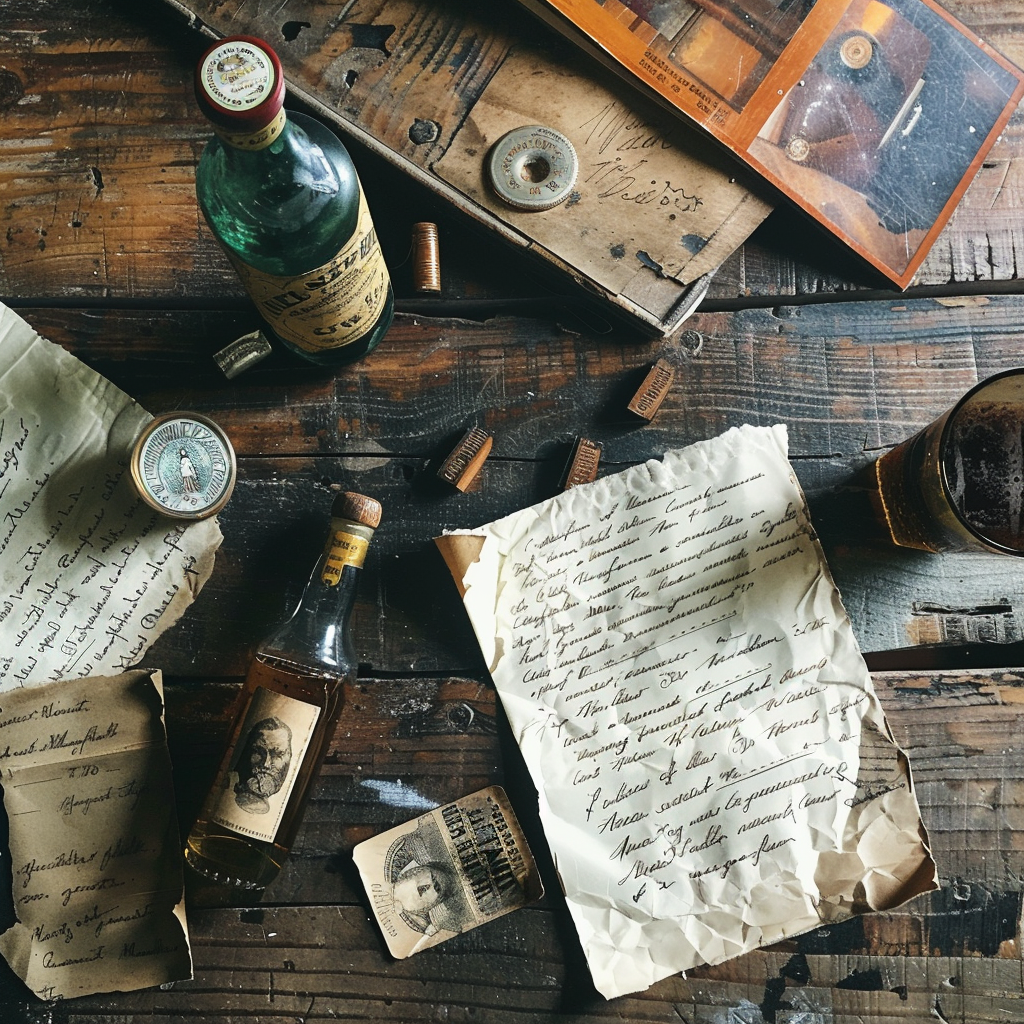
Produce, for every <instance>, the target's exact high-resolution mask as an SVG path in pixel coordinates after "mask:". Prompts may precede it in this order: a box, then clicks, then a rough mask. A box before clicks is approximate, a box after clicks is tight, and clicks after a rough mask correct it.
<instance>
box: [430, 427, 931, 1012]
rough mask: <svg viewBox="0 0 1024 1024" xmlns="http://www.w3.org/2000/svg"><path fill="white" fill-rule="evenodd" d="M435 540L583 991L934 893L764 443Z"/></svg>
mask: <svg viewBox="0 0 1024 1024" xmlns="http://www.w3.org/2000/svg"><path fill="white" fill-rule="evenodd" d="M437 543H438V546H439V547H440V548H441V550H442V552H443V554H444V556H445V559H446V561H447V562H448V565H449V567H450V568H451V569H452V571H453V575H455V577H456V582H457V583H458V585H459V588H460V592H461V593H462V594H463V600H464V603H465V606H466V609H467V612H468V613H469V616H470V619H471V621H472V624H473V628H474V630H475V633H476V636H477V638H478V641H479V643H480V647H481V650H482V652H483V654H484V657H485V658H486V660H487V664H488V666H489V668H490V672H491V675H492V677H493V679H494V682H495V686H496V687H497V690H498V693H499V694H500V697H501V700H502V703H503V706H504V708H505V710H506V713H507V715H508V718H509V721H510V723H511V726H512V729H513V731H514V734H515V736H516V738H517V740H518V742H519V745H520V747H521V749H522V751H523V754H524V757H525V760H526V763H527V765H528V766H529V769H530V771H531V773H532V776H533V780H534V782H535V784H536V786H537V790H538V792H539V798H540V811H541V819H542V822H543V825H544V830H545V834H546V836H547V839H548V841H549V843H550V845H551V849H552V853H553V855H554V858H555V863H556V866H557V869H558V872H559V875H560V878H561V882H562V885H563V888H564V890H565V895H566V900H567V902H568V906H569V909H570V911H571V913H572V915H573V918H574V920H575V923H576V927H577V930H578V932H579V935H580V938H581V941H582V943H583V947H584V950H585V953H586V956H587V960H588V963H589V965H590V968H591V971H592V974H593V977H594V980H595V984H596V986H597V988H598V989H599V991H601V992H602V993H603V994H604V995H605V996H607V997H609V998H610V997H613V996H617V995H622V994H625V993H629V992H635V991H639V990H641V989H644V988H646V987H648V986H649V985H651V984H652V983H653V982H655V981H657V980H659V979H661V978H664V977H667V976H668V975H670V974H674V973H678V972H680V971H683V970H686V969H688V968H691V967H694V966H696V965H698V964H714V963H719V962H721V961H723V960H726V959H728V958H730V957H733V956H737V955H739V954H741V953H744V952H747V951H749V950H752V949H756V948H758V947H761V946H764V945H767V944H769V943H773V942H777V941H779V940H781V939H784V938H787V937H790V936H794V935H798V934H800V933H802V932H805V931H808V930H809V929H811V928H813V927H815V926H817V925H820V924H822V923H829V922H835V921H838V920H841V919H843V918H846V917H848V916H850V915H852V914H856V913H862V912H865V911H868V910H881V909H886V908H889V907H892V906H895V905H897V904H899V903H901V902H903V901H905V900H907V899H909V898H910V897H912V896H914V895H917V894H918V893H921V892H924V891H927V890H929V889H933V888H935V887H936V880H935V867H934V863H933V861H932V858H931V854H930V852H929V849H928V846H927V835H926V833H925V830H924V827H923V825H922V823H921V819H920V812H919V809H918V805H917V800H916V797H915V795H914V791H913V786H912V781H911V776H910V770H909V766H908V763H907V759H906V757H905V755H904V754H903V752H902V751H901V750H899V748H898V747H897V746H896V745H895V743H894V741H893V739H892V735H891V733H890V731H889V729H888V726H887V723H886V721H885V717H884V715H883V712H882V709H881V707H880V705H879V703H878V699H877V697H876V695H875V692H874V689H873V687H872V683H871V678H870V675H869V673H868V670H867V667H866V665H865V663H864V660H863V657H862V656H861V654H860V651H859V649H858V647H857V644H856V641H855V639H854V636H853V632H852V629H851V627H850V623H849V620H848V618H847V616H846V613H845V610H844V609H843V607H842V603H841V601H840V597H839V594H838V591H837V590H836V587H835V585H834V583H833V581H832V578H831V575H830V573H829V570H828V567H827V565H826V562H825V559H824V556H823V553H822V551H821V548H820V545H819V544H818V541H817V538H816V536H815V534H814V530H813V528H812V526H811V522H810V519H809V516H808V511H807V508H806V503H805V500H804V496H803V493H802V491H801V490H800V487H799V484H798V483H797V480H796V477H795V475H794V474H793V471H792V468H791V467H790V465H789V462H788V458H787V453H786V430H785V427H783V426H776V427H773V428H754V427H750V426H744V427H742V428H739V429H734V430H730V431H729V432H727V433H726V434H724V435H722V436H721V437H719V438H716V439H713V440H711V441H707V442H702V443H699V444H696V445H693V446H691V447H689V448H686V449H682V450H678V451H671V452H669V453H667V454H666V456H665V458H664V459H663V460H662V461H652V462H648V463H647V464H645V465H641V466H636V467H634V468H632V469H629V470H627V471H625V472H623V473H619V474H616V475H614V476H607V477H604V478H602V479H600V480H598V481H596V482H594V483H592V484H586V485H583V486H580V487H575V488H572V489H570V490H568V491H566V492H564V493H562V494H560V495H558V496H557V497H555V498H552V499H551V500H549V501H546V502H543V503H541V504H539V505H535V506H533V507H531V508H528V509H525V510H523V511H521V512H517V513H515V514H514V515H511V516H508V517H506V518H504V519H501V520H498V521H497V522H494V523H490V524H488V525H486V526H484V527H481V528H480V529H478V530H472V531H460V532H458V533H455V534H452V535H446V536H445V537H442V538H438V540H437Z"/></svg>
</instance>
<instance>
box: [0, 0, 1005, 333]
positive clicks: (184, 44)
mask: <svg viewBox="0 0 1024 1024" xmlns="http://www.w3.org/2000/svg"><path fill="white" fill-rule="evenodd" d="M459 2H460V0H437V2H436V4H433V5H429V6H427V7H424V5H422V4H421V5H419V8H416V5H411V4H405V5H404V6H402V10H404V11H406V12H407V19H406V21H405V22H403V23H402V24H401V25H400V26H399V25H397V24H396V30H397V29H398V28H399V27H400V28H401V29H402V31H403V32H405V34H406V35H405V38H406V39H407V40H412V41H413V42H412V43H411V44H410V45H408V46H406V47H404V48H403V50H402V53H401V56H400V61H401V62H402V68H404V69H405V72H407V74H408V75H412V74H413V73H414V71H415V68H416V60H420V61H421V62H422V61H425V60H428V58H427V54H433V55H434V56H433V58H432V59H433V61H434V65H436V66H444V67H447V68H448V69H449V70H448V74H450V75H451V76H452V88H451V89H450V90H448V91H446V92H445V97H446V100H445V102H447V103H449V104H454V105H456V106H452V107H451V109H448V110H446V111H441V112H443V113H445V117H446V118H447V119H448V120H449V122H450V124H451V125H452V127H454V126H455V125H456V123H457V118H458V107H457V104H458V103H460V102H463V101H464V100H465V98H466V96H468V95H471V93H472V90H473V89H475V88H478V87H480V86H481V85H482V84H483V83H484V82H485V81H486V79H487V74H488V69H489V68H493V66H494V64H495V62H496V61H497V60H498V59H499V58H500V53H501V52H502V49H501V47H502V46H507V45H508V43H507V42H505V43H502V44H501V46H498V45H497V44H495V45H493V46H492V45H490V44H484V43H483V42H481V41H480V40H479V39H476V38H475V37H464V36H462V35H460V30H459V21H458V19H459V11H460V10H463V9H464V8H460V7H459ZM452 5H454V6H452ZM378 6H382V5H381V4H380V3H378ZM951 6H952V8H953V10H954V13H958V14H959V15H960V16H961V17H962V19H963V20H964V21H966V22H967V23H968V25H973V26H976V27H977V28H978V29H979V30H981V31H982V32H983V34H985V35H986V37H987V38H989V39H991V41H992V42H994V43H995V44H996V45H997V46H1001V48H1002V49H1004V50H1005V51H1006V52H1007V53H1008V55H1009V56H1010V57H1011V58H1014V57H1016V59H1017V60H1018V62H1020V61H1021V60H1024V55H1022V54H1021V53H1020V52H1019V51H1020V46H1021V44H1020V42H1019V37H1020V36H1021V34H1022V33H1021V31H1020V30H1021V27H1022V23H1024V12H1022V11H1021V9H1020V8H1019V5H1015V4H1010V3H1006V2H1005V0H984V2H982V0H978V2H974V3H971V4H969V5H968V4H963V3H961V4H960V7H959V8H958V7H956V6H955V5H951ZM414 8H416V10H418V11H419V14H418V16H414V14H413V13H409V12H412V11H413V10H414ZM257 9H258V11H259V18H260V19H262V20H261V21H260V24H264V23H265V24H266V27H267V30H268V31H269V32H271V33H272V38H274V39H279V38H281V32H282V29H283V28H284V26H285V24H286V23H290V24H291V25H293V26H298V28H296V29H294V31H296V32H297V35H296V36H295V38H294V40H293V41H292V42H291V43H289V44H288V45H291V46H294V47H296V48H297V49H298V50H299V51H301V49H302V47H304V46H306V45H307V44H306V42H305V40H308V39H310V38H311V35H310V33H309V32H308V31H307V30H306V29H304V28H303V27H302V26H303V25H304V23H306V22H309V23H310V25H312V24H313V23H314V22H316V23H317V24H322V23H323V22H324V20H325V19H330V18H331V17H333V18H334V19H335V20H336V21H338V24H337V25H335V26H334V28H333V29H332V32H333V34H334V35H336V36H337V39H336V40H335V44H336V45H335V44H332V46H334V49H332V50H331V51H330V52H328V53H327V56H329V57H331V60H332V61H333V62H334V63H333V64H332V65H331V67H330V68H325V70H324V89H325V90H327V92H328V94H329V95H331V96H335V98H338V97H339V96H340V95H341V93H340V92H338V90H341V89H347V90H349V91H350V92H351V94H352V97H354V98H353V99H351V103H350V106H348V107H345V109H346V110H347V111H348V112H349V113H350V114H351V115H352V116H353V117H356V116H358V117H362V118H365V120H366V122H367V124H368V126H369V128H370V130H372V131H373V132H376V133H378V134H379V135H380V137H381V138H382V139H387V140H388V143H389V145H394V146H397V147H400V150H401V152H402V153H403V156H404V157H408V159H410V160H413V159H415V160H419V161H421V162H422V164H423V165H424V166H426V165H427V164H428V163H429V161H430V160H431V159H433V158H434V157H435V156H436V155H437V152H438V147H439V146H443V144H444V141H443V136H438V138H437V139H434V140H433V141H430V142H427V143H419V144H417V143H415V142H414V141H413V140H412V138H411V137H410V135H409V131H410V128H411V127H412V126H413V124H414V122H415V121H416V120H417V118H418V119H419V120H421V121H433V120H437V116H438V115H437V114H435V113H431V111H432V110H434V108H435V107H436V104H437V102H438V100H437V96H436V95H433V94H432V96H431V102H430V105H429V106H430V109H429V110H426V111H422V110H421V111H419V112H418V113H417V112H414V111H412V110H411V109H410V110H406V111H404V112H403V114H402V115H401V116H400V117H399V116H397V115H396V114H394V110H395V107H394V104H393V103H392V102H391V97H392V95H393V94H394V95H395V96H401V97H403V99H406V98H410V97H414V96H415V89H416V88H417V83H416V80H415V78H407V79H402V78H401V76H400V75H397V74H392V73H391V72H389V71H387V70H386V69H385V68H383V67H382V66H380V62H379V61H378V60H376V58H374V56H373V55H374V53H376V54H377V55H378V57H380V56H381V54H382V51H381V50H380V49H379V48H378V49H375V48H374V47H372V46H370V47H367V46H365V45H364V46H359V47H355V48H353V46H352V40H351V38H350V36H351V31H352V29H351V26H348V25H347V23H346V22H345V21H344V17H345V15H343V14H342V11H343V10H344V9H345V6H344V5H340V6H332V5H326V6H324V5H321V6H319V7H318V6H317V5H314V4H311V3H309V2H306V3H305V4H304V5H303V4H295V3H291V4H289V5H288V9H287V13H286V14H282V13H281V12H280V11H279V9H278V8H277V6H276V5H262V6H260V5H247V7H246V11H256V10H257ZM510 11H511V12H513V13H516V12H517V9H516V8H515V6H514V3H513V0H500V2H499V3H494V4H490V5H488V12H489V13H488V15H487V17H488V18H493V19H496V27H495V29H494V31H495V32H496V33H499V34H500V32H507V33H511V38H515V37H516V35H517V34H524V36H525V37H528V38H530V39H532V38H534V37H536V35H537V33H539V32H541V29H540V28H539V26H537V25H535V24H534V23H533V22H532V21H531V20H529V19H527V18H525V17H524V16H522V15H520V16H519V18H518V19H517V20H515V22H514V27H511V28H510V27H509V23H510V21H511V18H510ZM476 16H477V17H480V16H481V15H480V14H479V11H477V12H476ZM282 18H283V19H284V20H282ZM279 23H280V24H279ZM291 31H293V29H289V32H291ZM346 32H347V33H348V36H346ZM332 38H333V36H332ZM503 38H504V37H503ZM281 42H282V45H284V42H285V40H284V39H283V38H281ZM201 48H202V37H200V36H199V34H198V33H196V32H194V31H191V30H188V29H186V28H185V27H184V26H183V24H182V23H181V22H180V21H179V20H178V19H176V18H175V17H173V16H172V14H171V13H170V9H169V8H167V9H165V8H164V7H162V6H160V7H156V8H154V7H153V6H140V5H138V4H131V3H130V2H128V0H82V2H81V3H78V4H68V3H67V2H66V0H39V2H34V3H30V2H28V0H8V2H7V3H6V4H5V6H4V18H3V20H2V22H0V109H2V110H3V116H4V125H5V134H7V135H8V137H9V140H10V141H9V142H7V143H6V144H5V145H4V146H3V147H0V190H2V193H3V195H4V203H3V205H2V206H0V236H2V237H0V295H3V296H5V297H8V298H24V299H28V298H30V297H31V296H40V297H44V296H45V297H47V298H60V299H64V300H75V299H77V300H78V301H115V302H125V301H134V300H141V299H144V300H146V301H148V302H152V301H153V300H155V299H159V298H161V297H163V298H164V299H165V300H172V299H177V298H180V297H185V296H187V297H191V298H192V299H193V300H198V301H205V300H214V299H220V300H223V298H224V297H225V296H230V297H232V298H233V300H234V301H236V302H237V303H238V305H239V308H244V307H245V299H244V296H243V292H242V290H241V288H240V286H239V284H238V282H237V280H236V278H235V276H234V273H233V271H232V270H231V267H230V266H229V265H228V263H227V260H226V259H225V258H224V256H223V255H222V254H221V253H220V251H219V249H218V248H217V246H216V243H215V242H214V241H213V238H212V236H211V235H210V233H209V232H208V230H207V229H206V227H205V225H204V224H203V223H202V218H201V216H200V215H199V211H198V207H197V205H196V200H195V191H194V171H195V164H196V161H197V160H198V157H199V154H200V152H201V149H202V146H203V145H204V144H205V140H206V138H207V137H208V131H207V129H206V127H205V125H204V124H203V123H202V119H201V117H200V115H199V113H198V110H197V108H196V107H195V102H194V99H193V97H192V89H191V74H192V69H193V65H194V61H195V59H196V58H197V57H198V54H199V51H200V49H201ZM343 51H344V52H345V53H347V54H349V58H350V60H349V63H346V62H345V61H341V62H340V63H339V61H338V54H339V53H341V52H343ZM325 52H326V51H325ZM310 59H312V58H310ZM428 64H429V60H428ZM335 65H337V66H335ZM349 72H352V73H354V74H355V79H354V83H355V84H354V85H352V86H347V85H346V84H345V82H346V80H347V78H348V75H349ZM339 75H340V80H339V81H336V80H335V79H338V77H339ZM314 77H315V76H314ZM311 81H312V82H313V83H314V84H316V81H318V80H316V81H314V79H311ZM346 95H347V93H346ZM339 102H340V100H339ZM349 102H350V101H349V100H345V103H349ZM410 102H412V99H411V98H410ZM389 103H390V104H391V105H390V106H389ZM413 105H414V106H415V103H414V104H413ZM438 123H440V122H438ZM413 134H415V132H414V133H413ZM349 141H350V142H351V140H349ZM424 147H425V148H424ZM354 152H355V153H356V157H357V164H358V165H359V167H360V170H361V171H362V172H363V177H364V179H365V184H366V186H367V192H368V194H369V196H370V200H371V207H372V208H373V209H376V210H380V211H382V212H383V211H384V210H385V209H387V210H388V211H389V212H388V215H387V216H380V217H378V220H379V221H380V224H379V228H380V233H381V238H382V245H383V248H384V253H385V256H386V258H387V259H388V262H389V265H390V266H391V267H392V270H393V275H394V277H395V279H396V284H398V285H399V287H398V296H399V301H400V303H401V302H403V301H409V302H413V301H415V303H416V305H417V307H418V308H423V309H436V308H438V306H439V304H446V303H449V302H451V301H454V300H455V299H462V298H466V297H470V298H472V297H474V291H475V293H476V297H481V284H480V277H481V271H482V267H483V266H484V265H486V264H491V265H492V266H493V267H494V268H495V269H494V270H493V271H483V275H482V276H483V279H484V286H483V292H482V294H483V296H484V297H486V298H487V299H489V300H491V301H493V302H495V303H498V302H499V301H500V302H501V303H504V304H505V308H506V309H508V308H510V304H512V303H513V302H514V301H516V300H519V301H529V302H534V303H542V304H545V305H546V308H547V309H548V310H551V308H552V307H554V306H560V305H563V304H564V305H568V306H569V307H570V308H572V309H575V307H576V306H578V305H579V304H580V301H581V300H580V295H579V293H578V291H577V290H576V289H575V288H573V287H571V286H569V285H567V284H566V282H565V281H564V280H562V279H561V278H560V277H559V276H558V275H555V276H552V275H551V274H548V273H544V272H542V271H541V270H540V269H539V268H538V267H537V266H535V265H534V264H533V262H532V261H530V260H527V259H526V258H525V257H524V256H523V255H522V254H517V253H516V252H515V251H513V250H512V249H509V248H508V247H507V245H505V244H502V243H501V242H499V241H498V240H497V239H495V238H494V237H493V236H492V235H491V234H490V233H488V232H484V231H482V230H480V229H477V228H473V227H472V226H470V225H467V223H466V220H465V218H464V217H463V216H461V215H459V214H458V212H457V211H455V210H454V209H453V208H452V207H451V205H450V204H448V203H446V202H443V201H441V200H439V199H438V198H437V197H434V196H432V195H430V194H429V192H428V191H427V190H426V189H425V188H424V187H423V186H421V185H417V184H416V183H415V182H414V181H412V180H410V179H409V177H408V175H406V174H402V173H399V172H397V171H395V170H394V169H393V168H390V167H388V166H387V164H386V163H385V162H384V161H382V160H380V159H379V158H375V157H374V156H373V155H372V154H370V153H368V152H365V151H363V149H362V148H361V147H360V146H358V144H357V145H355V146H354ZM1022 153H1024V114H1022V113H1021V112H1019V111H1018V113H1016V114H1015V115H1014V117H1013V118H1012V119H1011V122H1010V125H1009V126H1008V128H1007V130H1006V131H1005V132H1004V133H1003V136H1002V138H1001V139H1000V141H999V142H998V143H997V145H996V147H995V148H994V150H993V152H992V154H991V156H990V158H989V159H988V160H987V161H986V166H985V167H984V168H983V169H982V171H981V173H980V174H979V176H978V178H977V180H976V181H975V183H974V184H973V185H972V187H971V189H969V190H968V192H967V195H966V196H965V197H964V200H963V201H962V202H961V204H960V206H959V207H958V210H957V212H956V215H955V217H954V220H953V221H952V223H951V224H950V225H949V226H948V227H947V228H946V230H945V231H944V232H943V234H942V235H941V236H940V238H939V240H938V242H937V244H936V246H935V248H934V250H933V252H932V254H931V255H930V256H929V258H928V260H927V262H926V264H925V266H924V268H923V269H922V272H921V275H920V284H921V285H923V286H927V287H929V288H934V289H942V290H944V291H946V292H949V293H953V292H955V291H957V290H962V289H964V288H966V289H975V290H976V289H978V288H980V287H985V286H987V287H988V288H989V289H991V288H992V287H993V286H999V287H1002V288H1013V289H1016V288H1017V282H1018V281H1019V273H1018V266H1019V264H1020V262H1021V260H1020V257H1019V252H1020V248H1021V239H1020V234H1021V224H1022V217H1021V208H1022V203H1024V201H1022V198H1021V184H1020V181H1021V169H1020V168H1021V161H1022V159H1024V157H1022ZM424 219H431V220H434V221H437V222H439V224H440V227H441V231H442V245H443V250H442V251H443V253H444V255H443V261H444V262H443V275H442V280H443V289H444V291H443V295H442V298H441V299H440V300H433V299H427V300H424V299H422V298H420V297H417V296H415V294H414V291H413V289H412V284H411V274H410V267H409V263H408V253H409V245H410V234H409V232H410V229H411V225H412V224H413V223H415V222H416V221H420V220H424ZM446 236H447V237H449V238H450V239H451V240H452V241H453V242H454V244H445V239H446ZM481 247H483V248H481ZM482 254H483V255H484V256H486V257H487V258H486V259H481V255H482ZM498 268H501V269H500V270H499V269H498ZM474 278H476V283H475V284H474V283H473V281H474ZM879 286H880V282H879V281H877V280H875V279H874V278H872V277H871V276H870V275H869V274H868V273H867V272H866V271H865V270H864V268H863V267H861V266H859V265H858V264H857V263H856V262H855V261H853V260H852V259H851V258H849V257H848V256H847V255H846V254H845V253H844V250H843V249H842V247H841V246H838V245H836V244H835V243H834V242H831V241H830V240H829V239H827V238H826V237H825V236H824V234H823V232H821V231H819V230H817V229H815V228H814V227H812V226H811V225H810V224H809V223H808V222H806V221H805V220H804V219H802V218H801V217H800V216H799V215H797V214H796V213H794V212H792V211H789V210H783V211H776V213H775V214H773V215H772V216H771V217H770V218H769V221H768V223H766V224H765V225H764V226H763V227H762V228H761V229H759V230H758V231H757V232H756V233H755V235H754V237H753V239H752V240H751V241H750V242H748V243H747V244H746V245H745V246H743V247H742V249H741V250H740V251H738V252H737V254H736V255H735V256H734V257H733V258H731V259H730V260H729V261H728V262H727V263H726V265H725V266H723V268H722V269H721V270H720V271H719V273H718V274H717V275H716V278H715V280H714V282H713V284H712V289H711V292H710V294H709V299H708V300H707V301H708V302H709V303H719V304H721V303H736V302H741V303H743V304H758V303H760V304H764V302H765V300H768V301H771V300H772V299H773V298H784V297H787V296H789V297H792V296H800V297H803V296H808V297H813V296H822V295H832V294H836V293H843V292H846V291H852V292H858V291H860V292H863V291H864V290H865V289H872V288H878V287H879ZM602 310H604V315H608V311H607V309H606V308H605V307H603V306H602V305H600V304H598V305H597V307H596V312H595V310H594V308H593V307H592V308H591V309H590V310H589V311H588V313H587V314H586V315H588V316H591V317H596V318H597V319H600V317H601V316H602ZM612 322H613V323H614V322H615V318H614V317H612Z"/></svg>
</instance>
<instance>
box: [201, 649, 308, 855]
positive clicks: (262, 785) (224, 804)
mask: <svg viewBox="0 0 1024 1024" xmlns="http://www.w3.org/2000/svg"><path fill="white" fill-rule="evenodd" d="M253 667H254V668H257V667H258V668H261V669H262V670H263V671H265V672H266V671H272V670H269V669H268V666H265V665H259V664H255V665H254V666H253ZM319 717H320V709H319V708H318V707H316V706H315V705H313V704H307V703H306V702H305V701H301V700H295V698H294V697H286V696H284V694H281V693H275V692H274V691H273V690H268V689H266V688H265V687H262V686H260V687H257V688H256V690H254V691H253V695H252V699H251V700H250V702H249V707H248V709H247V710H246V713H245V716H244V717H243V719H242V721H241V723H240V724H239V727H238V730H237V732H236V733H235V735H234V736H233V737H232V744H231V747H230V748H229V750H228V754H227V756H226V758H225V762H224V765H223V766H222V768H221V773H220V776H219V777H218V779H217V781H216V782H215V783H214V786H213V789H212V791H211V793H210V796H209V797H208V804H207V807H206V809H205V813H204V815H203V816H204V817H206V818H208V819H209V820H210V821H214V822H216V823H217V824H218V825H222V826H223V827H224V828H228V829H231V830H232V831H233V832H239V833H241V834H242V835H245V836H249V837H251V838H253V839H261V840H263V841H264V842H267V843H270V842H273V840H274V836H275V835H276V834H277V830H278V828H279V827H280V825H281V819H282V817H283V816H284V811H285V807H286V806H287V805H288V798H289V796H290V795H291V791H292V788H293V787H294V785H295V780H296V778H297V777H298V774H299V769H300V767H301V766H302V760H303V758H304V757H305V755H306V750H307V749H308V747H309V744H310V741H311V739H312V738H313V731H314V729H315V727H316V723H317V719H318V718H319Z"/></svg>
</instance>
